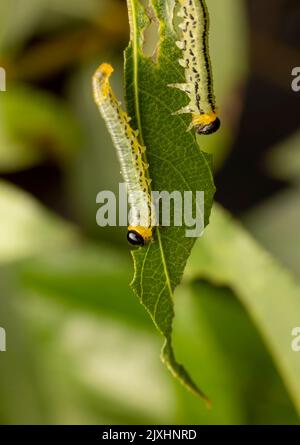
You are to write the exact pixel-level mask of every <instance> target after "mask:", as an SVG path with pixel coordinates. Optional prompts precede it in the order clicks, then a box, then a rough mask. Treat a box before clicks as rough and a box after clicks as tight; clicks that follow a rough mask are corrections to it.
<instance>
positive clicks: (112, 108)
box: [93, 63, 155, 246]
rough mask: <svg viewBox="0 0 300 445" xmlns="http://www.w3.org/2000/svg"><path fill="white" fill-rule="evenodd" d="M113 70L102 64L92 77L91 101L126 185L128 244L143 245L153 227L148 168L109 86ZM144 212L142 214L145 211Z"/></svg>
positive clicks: (143, 149)
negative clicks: (129, 216) (116, 155)
mask: <svg viewBox="0 0 300 445" xmlns="http://www.w3.org/2000/svg"><path fill="white" fill-rule="evenodd" d="M113 71H114V70H113V67H112V66H111V65H109V64H107V63H103V64H102V65H100V67H99V68H98V69H97V70H96V72H95V74H94V76H93V92H94V99H95V102H96V104H97V105H98V108H99V111H100V113H101V115H102V117H103V119H104V120H105V123H106V125H107V128H108V130H109V133H110V135H111V137H112V140H113V142H114V145H115V147H116V149H117V153H118V157H119V161H120V165H121V172H122V175H123V178H124V181H125V183H126V185H127V190H128V196H129V202H130V206H131V210H132V215H133V221H131V225H130V227H128V240H129V241H130V242H131V243H132V244H134V245H138V246H141V245H144V244H145V243H147V242H149V241H150V240H151V238H152V235H153V227H154V225H155V215H154V206H153V204H152V197H151V190H150V182H151V180H150V179H149V178H148V176H147V169H148V164H147V163H146V162H145V161H144V159H143V155H144V153H145V150H146V148H145V147H143V146H142V145H141V144H140V142H139V140H138V131H137V130H133V129H132V128H131V126H130V120H131V119H130V117H129V116H128V114H127V113H126V112H125V111H124V110H123V109H122V108H121V104H120V102H119V101H118V100H117V98H116V96H115V94H114V92H113V90H112V88H111V86H110V83H109V78H110V76H111V74H112V73H113ZM145 209H146V210H145Z"/></svg>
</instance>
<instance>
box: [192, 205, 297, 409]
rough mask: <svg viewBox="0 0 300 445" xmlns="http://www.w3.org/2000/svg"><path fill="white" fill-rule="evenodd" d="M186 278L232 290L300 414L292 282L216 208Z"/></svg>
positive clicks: (294, 286)
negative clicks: (244, 309)
mask: <svg viewBox="0 0 300 445" xmlns="http://www.w3.org/2000/svg"><path fill="white" fill-rule="evenodd" d="M187 276H188V277H189V278H191V279H197V278H203V277H204V278H206V279H209V280H211V281H213V282H214V283H218V284H222V285H227V286H229V287H231V289H233V291H234V292H235V294H236V295H237V296H238V297H239V298H240V300H241V302H242V304H243V305H244V306H245V307H246V309H247V311H248V312H249V314H250V316H251V317H252V319H253V321H254V322H255V324H256V326H257V328H258V329H259V331H260V333H261V335H262V338H263V340H264V341H265V343H266V345H267V347H268V348H269V351H270V353H271V355H272V356H273V359H274V362H275V364H276V366H277V368H278V371H279V373H280V375H281V376H282V378H283V381H284V383H285V385H286V387H287V390H288V391H289V394H290V396H291V399H292V400H293V401H294V404H295V406H296V408H297V409H298V412H300V379H299V375H300V355H299V353H296V352H294V351H293V350H292V347H291V342H292V339H293V337H292V329H293V328H294V327H296V326H299V314H300V285H299V283H298V282H297V281H296V279H294V277H293V276H292V275H290V274H289V273H288V272H287V271H286V270H284V269H283V268H282V267H281V266H280V265H279V264H277V262H276V261H275V260H274V259H273V258H272V257H271V256H270V255H269V254H268V253H266V252H265V251H264V250H263V249H262V248H261V247H260V246H259V245H258V244H257V243H256V242H255V241H254V240H253V239H252V238H251V237H250V236H249V235H248V234H247V232H246V231H245V230H244V229H243V228H242V227H241V226H240V225H239V224H238V223H236V222H235V221H234V220H233V219H232V218H231V217H230V216H229V215H228V214H227V213H225V212H224V211H222V210H221V209H220V207H217V206H216V207H215V208H214V212H213V216H212V222H211V225H210V227H209V228H208V230H207V232H206V234H205V237H204V238H203V239H202V240H201V241H199V242H198V243H197V246H196V248H195V250H194V252H193V254H192V256H191V258H190V262H189V266H188V273H187ZM237 332H238V330H237Z"/></svg>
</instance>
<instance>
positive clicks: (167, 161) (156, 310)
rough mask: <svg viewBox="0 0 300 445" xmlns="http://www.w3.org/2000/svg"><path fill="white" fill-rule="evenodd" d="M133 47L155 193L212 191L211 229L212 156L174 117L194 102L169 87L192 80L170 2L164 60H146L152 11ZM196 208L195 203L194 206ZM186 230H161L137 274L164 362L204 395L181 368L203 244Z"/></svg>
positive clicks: (135, 15)
mask: <svg viewBox="0 0 300 445" xmlns="http://www.w3.org/2000/svg"><path fill="white" fill-rule="evenodd" d="M129 4H130V7H129V11H130V24H131V42H130V46H129V48H128V49H127V51H126V87H127V88H126V97H127V105H128V112H129V115H130V116H131V117H132V118H133V126H135V127H136V128H137V129H138V130H139V137H140V140H141V142H142V143H143V144H144V145H145V146H146V147H147V150H146V156H147V161H148V162H149V172H150V177H151V179H152V183H151V186H152V189H153V190H155V191H162V190H164V191H169V192H170V193H172V192H173V191H174V190H178V191H180V192H181V193H182V194H183V192H184V191H187V190H189V191H192V192H193V193H194V196H195V193H196V191H199V190H201V191H204V196H205V198H204V199H205V224H207V223H208V218H209V214H210V209H211V206H212V199H213V195H214V191H215V189H214V184H213V178H212V171H211V164H210V162H209V160H208V157H207V156H206V155H205V154H204V153H203V152H201V151H200V150H199V147H198V145H197V142H196V139H195V136H194V135H193V134H192V132H187V131H186V129H187V126H188V118H187V117H186V116H185V117H182V116H176V117H175V116H172V113H173V112H175V111H177V110H178V109H179V108H181V107H182V106H183V105H184V103H185V102H186V101H187V98H186V97H185V95H184V94H182V93H181V92H178V91H173V89H171V88H169V87H168V85H169V84H171V83H176V82H177V83H180V82H182V81H183V80H184V75H183V69H181V68H180V66H179V64H178V59H179V58H180V51H179V50H178V48H176V45H175V41H176V34H175V32H174V30H173V28H172V23H171V22H170V10H171V6H172V5H173V3H172V2H170V1H167V2H165V1H154V2H153V10H154V12H155V14H156V16H157V20H159V25H160V36H159V42H158V47H157V48H156V51H157V54H158V56H157V61H156V60H155V61H154V60H153V59H152V58H150V57H147V56H145V55H144V54H143V43H144V32H145V30H146V28H147V27H148V26H149V18H148V15H147V13H146V10H145V9H144V7H143V6H142V5H141V3H140V2H139V1H130V2H129ZM194 205H195V204H194ZM185 231H186V227H184V226H183V227H174V226H173V227H172V224H171V227H168V228H166V227H164V228H160V227H158V228H157V229H156V233H155V240H154V242H153V243H150V244H149V245H148V246H147V247H145V248H143V249H140V250H138V251H134V252H133V258H134V264H135V275H134V280H133V283H132V287H133V289H134V291H135V293H136V294H137V296H138V297H139V299H140V301H141V303H142V304H143V305H144V306H145V308H146V309H147V311H148V312H149V314H150V316H151V318H152V319H153V321H154V323H155V325H156V326H157V328H158V329H159V331H160V332H161V333H162V334H163V335H164V337H165V340H166V341H165V345H164V348H163V351H162V359H163V360H164V361H165V362H166V364H167V366H168V368H169V369H170V370H171V372H172V373H173V374H174V375H175V376H176V377H177V378H178V379H179V380H180V381H181V382H182V383H183V384H185V385H186V386H187V387H188V388H189V389H190V390H191V391H193V392H195V393H197V394H199V395H202V396H203V393H202V392H201V391H200V390H199V389H198V388H197V386H196V384H195V383H194V382H193V381H192V380H191V378H190V377H189V375H188V374H187V372H186V371H185V369H184V368H183V367H182V366H181V365H179V364H178V363H177V362H176V359H175V357H174V353H173V349H172V322H173V318H174V309H173V291H174V289H175V287H176V286H177V285H178V284H179V283H180V280H181V276H182V274H183V271H184V267H185V264H186V261H187V259H188V256H189V254H190V252H191V249H192V247H193V244H194V242H195V239H193V238H188V237H186V235H185Z"/></svg>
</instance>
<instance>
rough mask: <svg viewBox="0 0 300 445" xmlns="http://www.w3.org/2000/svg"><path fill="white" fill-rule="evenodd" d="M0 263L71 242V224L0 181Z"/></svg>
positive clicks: (72, 231) (72, 233)
mask: <svg viewBox="0 0 300 445" xmlns="http://www.w3.org/2000/svg"><path fill="white" fill-rule="evenodd" d="M0 214H1V218H0V264H1V263H6V262H10V261H16V260H20V259H21V258H25V257H28V256H32V255H35V254H37V253H40V252H43V251H45V250H51V249H53V248H55V246H60V247H62V246H66V245H70V244H72V243H73V242H74V241H75V240H76V238H77V234H76V230H75V229H74V227H73V226H72V225H71V224H69V223H67V222H65V221H63V220H61V219H60V218H59V217H57V216H55V215H53V214H52V213H51V212H49V211H48V210H46V209H45V208H43V206H42V205H40V204H39V203H38V202H37V201H36V200H35V199H34V198H33V197H31V196H30V195H29V194H27V193H25V192H23V191H22V190H19V189H18V188H17V187H15V186H12V185H10V184H9V183H7V182H5V181H0Z"/></svg>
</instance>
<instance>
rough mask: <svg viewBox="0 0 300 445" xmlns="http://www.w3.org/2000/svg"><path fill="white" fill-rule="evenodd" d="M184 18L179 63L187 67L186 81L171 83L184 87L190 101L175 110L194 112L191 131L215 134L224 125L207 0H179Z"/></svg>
mask: <svg viewBox="0 0 300 445" xmlns="http://www.w3.org/2000/svg"><path fill="white" fill-rule="evenodd" d="M178 1H179V3H180V10H179V12H178V16H179V17H180V18H182V22H181V23H180V25H179V27H180V29H181V40H180V41H178V42H176V45H177V46H178V47H179V49H180V50H181V51H182V58H181V59H180V60H179V64H180V65H181V66H182V67H183V68H184V69H185V83H175V84H171V85H169V86H170V87H173V88H178V89H179V90H181V91H184V92H185V93H186V94H187V95H188V97H189V99H190V102H189V104H188V105H187V106H185V107H183V108H181V109H180V110H178V111H176V112H175V113H174V114H184V113H191V115H192V121H191V124H190V126H189V127H188V131H190V130H191V129H192V128H195V131H196V132H197V133H198V134H204V135H207V134H212V133H215V132H216V131H217V130H218V129H219V128H220V125H221V123H220V119H219V117H218V113H217V108H216V100H215V95H214V89H213V76H212V68H211V62H210V57H209V44H208V37H209V14H208V9H207V6H206V3H205V0H178Z"/></svg>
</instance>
